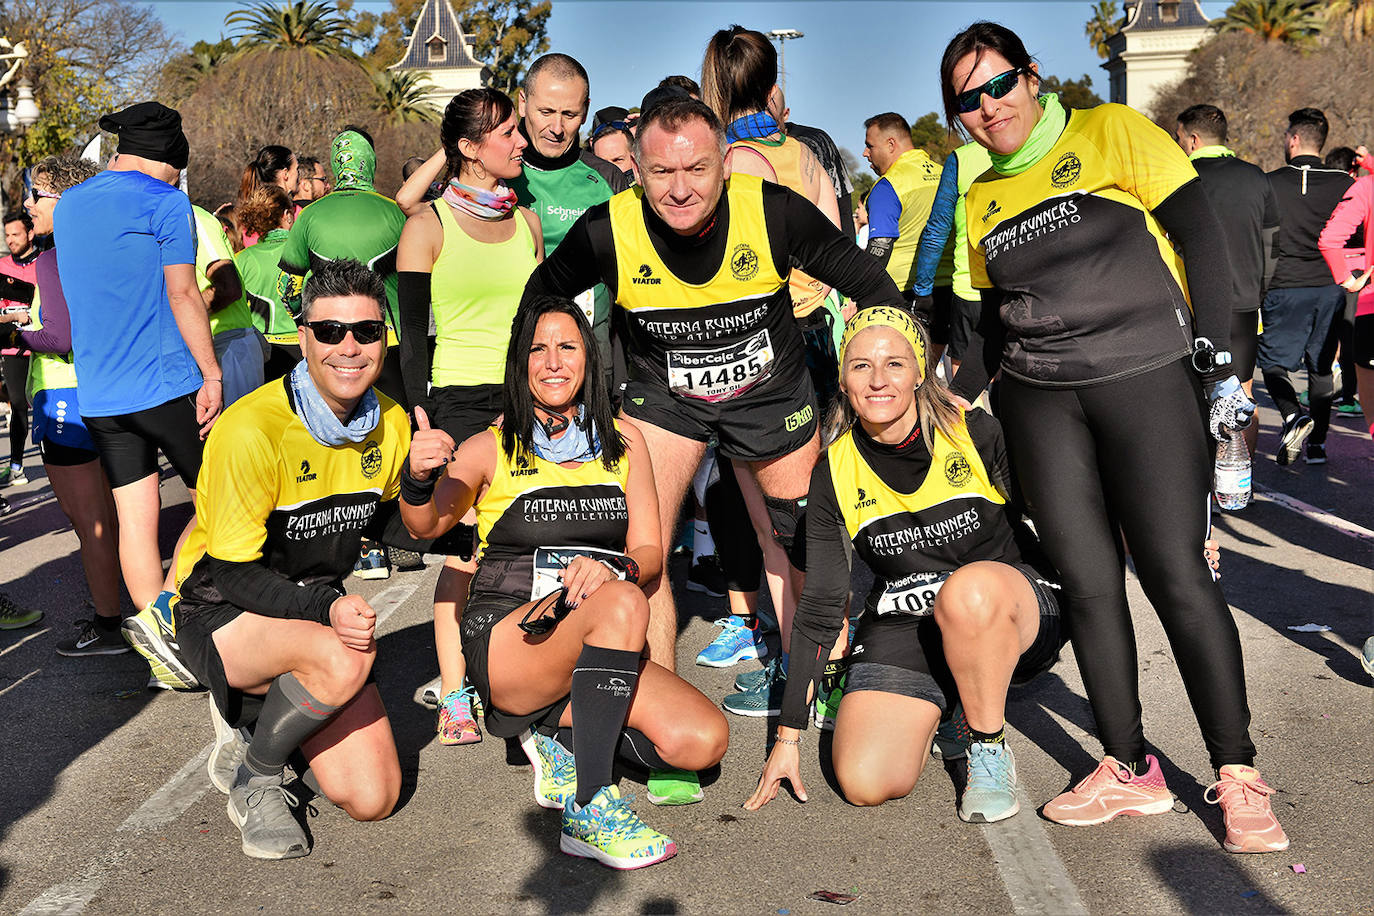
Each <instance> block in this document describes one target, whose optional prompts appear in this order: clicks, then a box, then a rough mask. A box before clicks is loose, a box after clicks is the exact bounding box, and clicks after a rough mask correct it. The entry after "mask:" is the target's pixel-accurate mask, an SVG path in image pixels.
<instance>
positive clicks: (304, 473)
mask: <svg viewBox="0 0 1374 916" xmlns="http://www.w3.org/2000/svg"><path fill="white" fill-rule="evenodd" d="M317 477H319V475H318V474H312V473H310V462H309V461H302V462H301V472H300V473H299V474H297V475H296V483H309V482H310V481H312V480H314V479H316V478H317Z"/></svg>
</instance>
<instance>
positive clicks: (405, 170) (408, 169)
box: [401, 156, 425, 181]
mask: <svg viewBox="0 0 1374 916" xmlns="http://www.w3.org/2000/svg"><path fill="white" fill-rule="evenodd" d="M424 164H425V160H424V159H422V158H421V157H419V156H411V157H410V158H409V159H407V160H406V161H405V162H402V163H401V180H402V181H408V180H410V176H411V175H414V174H415V170H416V169H418V168H419V167H420V166H422V165H424Z"/></svg>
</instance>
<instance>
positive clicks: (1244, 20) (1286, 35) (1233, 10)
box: [1216, 0, 1322, 45]
mask: <svg viewBox="0 0 1374 916" xmlns="http://www.w3.org/2000/svg"><path fill="white" fill-rule="evenodd" d="M1319 6H1320V4H1319V3H1317V2H1315V0H1236V2H1235V3H1233V4H1231V7H1230V8H1229V9H1228V10H1227V11H1226V15H1225V16H1223V17H1222V18H1221V19H1219V20H1217V25H1216V28H1217V31H1219V32H1245V33H1247V34H1250V35H1254V36H1255V37H1256V38H1258V39H1260V40H1261V41H1275V42H1281V43H1284V44H1293V45H1302V44H1308V43H1309V42H1311V41H1312V40H1313V39H1315V38H1316V37H1317V35H1318V34H1320V32H1321V29H1322V18H1321V13H1320V11H1319Z"/></svg>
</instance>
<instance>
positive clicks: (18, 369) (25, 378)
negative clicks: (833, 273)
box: [4, 356, 1353, 464]
mask: <svg viewBox="0 0 1374 916" xmlns="http://www.w3.org/2000/svg"><path fill="white" fill-rule="evenodd" d="M4 373H5V391H6V392H7V393H8V394H9V396H10V464H23V463H24V446H25V445H27V444H28V441H27V439H28V435H29V399H28V392H27V390H26V389H27V388H28V385H29V358H28V357H27V356H6V357H5V358H4ZM1352 374H1353V373H1352Z"/></svg>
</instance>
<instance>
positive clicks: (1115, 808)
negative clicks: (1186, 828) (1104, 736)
mask: <svg viewBox="0 0 1374 916" xmlns="http://www.w3.org/2000/svg"><path fill="white" fill-rule="evenodd" d="M1145 762H1146V763H1147V764H1149V769H1147V770H1146V771H1145V774H1144V775H1143V776H1136V775H1135V774H1134V773H1132V772H1131V768H1130V767H1128V766H1126V765H1125V764H1123V763H1122V762H1121V761H1119V760H1117V759H1116V758H1115V757H1111V756H1107V757H1103V758H1102V762H1101V763H1099V764H1098V765H1097V769H1095V770H1093V771H1092V773H1090V774H1089V775H1088V778H1087V779H1085V780H1083V781H1082V782H1080V783H1079V784H1078V785H1076V786H1074V787H1073V788H1072V789H1070V790H1069V791H1068V792H1065V793H1063V794H1062V795H1060V796H1058V797H1057V798H1054V799H1052V800H1051V801H1050V802H1048V803H1047V804H1046V805H1045V808H1044V815H1045V817H1046V818H1047V819H1049V820H1052V821H1054V822H1055V823H1056V824H1064V825H1066V826H1069V827H1091V826H1092V825H1094V824H1105V823H1107V821H1109V820H1111V819H1112V818H1114V817H1116V816H1117V815H1119V814H1163V813H1164V812H1165V811H1168V810H1170V809H1172V808H1173V806H1174V796H1173V793H1171V792H1170V791H1169V787H1168V786H1166V785H1165V784H1164V774H1163V773H1162V772H1161V771H1160V769H1159V761H1158V760H1156V759H1155V756H1154V754H1148V755H1146V757H1145Z"/></svg>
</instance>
